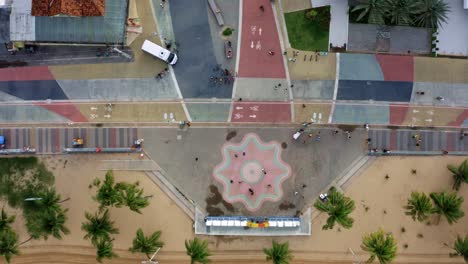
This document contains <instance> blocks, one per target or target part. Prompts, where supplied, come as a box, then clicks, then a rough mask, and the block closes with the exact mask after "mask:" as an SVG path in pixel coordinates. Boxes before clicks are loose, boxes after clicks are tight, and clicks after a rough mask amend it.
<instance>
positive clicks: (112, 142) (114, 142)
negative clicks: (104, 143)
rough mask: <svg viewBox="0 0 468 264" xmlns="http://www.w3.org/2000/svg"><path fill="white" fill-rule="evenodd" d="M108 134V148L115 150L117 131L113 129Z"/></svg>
mask: <svg viewBox="0 0 468 264" xmlns="http://www.w3.org/2000/svg"><path fill="white" fill-rule="evenodd" d="M110 130H111V131H110V132H111V139H110V140H111V143H110V147H111V148H115V147H116V143H117V131H116V129H115V128H110Z"/></svg>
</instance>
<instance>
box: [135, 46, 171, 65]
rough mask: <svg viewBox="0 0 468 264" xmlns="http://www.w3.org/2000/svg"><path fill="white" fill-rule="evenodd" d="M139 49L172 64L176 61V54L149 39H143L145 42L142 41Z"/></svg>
mask: <svg viewBox="0 0 468 264" xmlns="http://www.w3.org/2000/svg"><path fill="white" fill-rule="evenodd" d="M141 49H142V50H143V51H146V52H148V53H149V54H151V55H153V56H155V57H156V58H158V59H161V60H163V61H165V62H167V63H169V64H171V65H174V64H176V62H177V55H175V54H174V53H172V52H170V51H168V50H167V49H165V48H163V47H161V46H159V45H158V44H155V43H153V42H151V41H149V40H145V42H143V46H141Z"/></svg>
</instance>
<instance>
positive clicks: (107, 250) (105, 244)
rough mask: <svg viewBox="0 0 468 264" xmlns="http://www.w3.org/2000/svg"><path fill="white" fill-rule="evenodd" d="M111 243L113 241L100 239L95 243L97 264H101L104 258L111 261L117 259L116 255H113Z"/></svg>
mask: <svg viewBox="0 0 468 264" xmlns="http://www.w3.org/2000/svg"><path fill="white" fill-rule="evenodd" d="M112 241H114V240H113V239H107V238H102V237H101V238H99V239H98V241H97V242H96V244H95V245H96V250H97V253H96V255H97V256H96V260H97V261H98V262H99V263H101V262H102V259H104V258H107V259H111V258H115V257H117V254H115V253H114V244H113V242H112Z"/></svg>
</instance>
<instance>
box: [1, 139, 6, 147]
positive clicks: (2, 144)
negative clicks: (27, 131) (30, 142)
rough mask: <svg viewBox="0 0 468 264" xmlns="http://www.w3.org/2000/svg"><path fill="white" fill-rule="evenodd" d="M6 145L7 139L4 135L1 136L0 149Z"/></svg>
mask: <svg viewBox="0 0 468 264" xmlns="http://www.w3.org/2000/svg"><path fill="white" fill-rule="evenodd" d="M5 146H6V141H5V137H4V136H0V149H4V148H5Z"/></svg>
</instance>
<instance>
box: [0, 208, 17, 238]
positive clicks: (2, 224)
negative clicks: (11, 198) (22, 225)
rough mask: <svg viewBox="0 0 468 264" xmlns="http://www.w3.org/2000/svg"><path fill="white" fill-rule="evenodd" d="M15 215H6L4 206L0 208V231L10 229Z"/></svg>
mask: <svg viewBox="0 0 468 264" xmlns="http://www.w3.org/2000/svg"><path fill="white" fill-rule="evenodd" d="M15 219H16V216H14V215H12V216H8V214H7V213H6V212H5V208H2V213H1V216H0V233H1V232H3V231H6V230H9V229H11V224H13V223H14V222H15Z"/></svg>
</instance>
